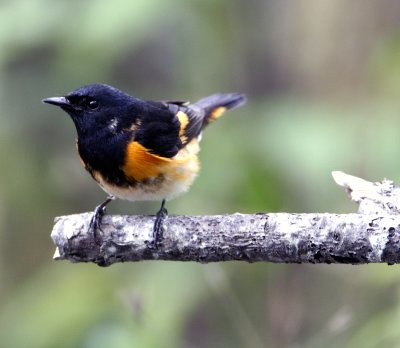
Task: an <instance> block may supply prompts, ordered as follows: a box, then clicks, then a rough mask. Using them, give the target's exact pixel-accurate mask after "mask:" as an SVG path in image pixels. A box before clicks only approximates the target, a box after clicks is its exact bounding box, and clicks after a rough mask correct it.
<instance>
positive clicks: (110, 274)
mask: <svg viewBox="0 0 400 348" xmlns="http://www.w3.org/2000/svg"><path fill="white" fill-rule="evenodd" d="M399 20H400V3H396V2H391V1H387V0H384V1H380V2H377V1H365V0H364V1H362V0H354V1H352V2H348V1H345V0H335V1H332V0H299V1H296V2H293V1H289V0H270V1H267V0H265V1H263V0H248V1H240V0H231V1H228V0H220V1H214V0H202V1H195V0H193V1H183V0H170V1H168V2H167V1H162V0H137V1H129V0H116V1H112V2H106V1H98V0H87V1H81V2H80V1H76V0H72V1H66V0H59V1H50V0H29V1H28V0H15V1H11V0H9V1H7V0H3V1H1V2H0V113H1V116H0V122H1V127H0V159H1V179H2V180H1V181H0V345H1V346H2V347H3V346H4V347H16V348H18V347H27V346H29V347H33V348H34V347H41V348H46V347H49V348H50V347H65V348H67V347H85V348H92V347H96V348H102V347H116V348H119V347H121V348H125V347H167V348H168V347H193V348H194V347H311V348H312V347H338V346H341V347H358V346H361V347H381V346H387V347H397V346H400V345H399V343H398V342H399V339H400V330H398V328H397V321H398V320H399V313H400V282H399V280H398V273H399V271H398V268H397V267H396V266H393V267H387V266H385V265H369V266H362V267H354V266H322V265H318V266H315V265H313V266H311V265H310V266H307V265H271V264H252V265H247V264H240V263H235V262H232V263H227V264H213V265H197V264H192V263H181V264H177V263H168V262H143V263H138V264H123V265H114V266H112V267H110V268H108V269H101V268H98V267H95V266H93V265H71V264H67V263H62V262H57V263H56V262H53V261H52V259H51V257H52V252H53V250H54V246H53V245H52V242H51V240H50V238H49V232H50V230H51V227H52V223H53V217H54V216H57V215H64V214H70V213H75V212H83V211H87V210H90V209H92V208H93V207H94V206H95V205H96V204H98V203H99V202H100V201H101V200H102V199H103V197H104V193H103V192H101V190H100V189H98V187H97V186H96V184H95V183H94V182H93V181H92V180H91V179H90V177H89V176H88V175H87V174H86V173H84V171H83V170H82V168H81V167H80V164H79V160H78V159H77V155H76V153H75V145H74V137H75V130H74V128H73V125H72V122H71V121H70V120H69V119H68V117H66V115H64V114H63V113H62V112H60V111H57V110H55V109H53V108H49V107H46V106H45V105H42V104H41V103H40V100H41V99H42V98H44V97H49V96H54V95H62V94H64V93H66V92H68V91H70V90H72V89H74V88H76V87H78V86H80V85H83V84H87V83H92V82H104V83H109V84H112V85H115V86H117V87H119V88H121V89H123V90H125V91H127V92H128V93H131V94H134V95H137V96H139V97H143V98H149V99H182V98H183V99H188V100H192V101H195V100H196V99H197V98H201V97H203V96H205V95H207V94H211V93H213V92H217V91H220V92H224V91H227V92H228V91H240V92H244V93H246V94H247V95H248V98H249V101H248V104H247V106H246V107H245V108H241V109H238V110H237V111H234V112H232V113H229V114H228V115H227V116H226V117H223V118H222V119H221V120H219V121H218V122H216V123H215V124H213V125H212V127H210V128H209V129H207V131H206V132H205V133H204V137H203V142H202V152H201V161H202V172H201V175H200V176H199V178H198V180H197V181H196V182H195V184H194V185H193V188H192V189H191V191H190V192H189V193H188V194H186V195H184V196H182V197H180V198H178V199H176V200H174V201H172V202H170V203H169V204H168V208H169V211H170V213H173V214H218V213H231V212H235V211H241V212H258V211H293V212H315V211H320V212H325V211H330V212H351V211H355V209H356V207H355V205H354V204H352V203H350V202H348V199H347V198H346V197H345V194H344V193H343V192H342V190H341V189H339V188H338V187H336V186H335V185H334V184H333V181H332V179H331V177H330V172H331V171H332V170H343V171H346V172H348V173H350V174H354V175H358V176H361V177H364V178H366V179H369V180H380V179H382V178H383V177H388V178H390V179H393V180H396V181H397V182H399V181H400V175H399V173H400V165H399V164H398V163H397V162H398V161H397V158H398V154H397V152H398V151H397V150H398V148H399V146H400V137H399V136H398V130H397V126H398V123H399V121H398V119H399V117H398V115H399V110H400V102H399V98H398V93H399V92H398V91H399V89H400V65H399V61H400V60H399V58H400V57H399V56H400V26H399V23H400V21H399ZM221 183H223V184H221ZM157 208H158V203H139V202H138V203H134V204H132V203H127V202H115V204H113V205H111V207H110V212H114V213H147V214H149V213H154V212H155V211H156V209H157Z"/></svg>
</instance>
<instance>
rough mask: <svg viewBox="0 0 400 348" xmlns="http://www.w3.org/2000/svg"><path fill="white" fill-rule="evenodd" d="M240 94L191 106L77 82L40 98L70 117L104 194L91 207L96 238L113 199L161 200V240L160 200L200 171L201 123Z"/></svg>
mask: <svg viewBox="0 0 400 348" xmlns="http://www.w3.org/2000/svg"><path fill="white" fill-rule="evenodd" d="M245 101H246V98H245V96H244V95H242V94H238V93H229V94H213V95H211V96H209V97H206V98H203V99H201V100H199V101H198V102H196V103H194V104H190V103H189V102H185V101H177V100H166V101H149V100H142V99H138V98H135V97H132V96H130V95H128V94H126V93H124V92H122V91H120V90H118V89H117V88H114V87H111V86H108V85H105V84H91V85H87V86H83V87H80V88H78V89H76V90H74V91H72V92H70V93H68V94H67V95H66V96H64V97H53V98H47V99H43V102H45V103H48V104H53V105H57V106H59V107H61V108H62V109H63V110H64V111H66V112H67V113H68V114H69V115H70V116H71V118H72V120H73V122H74V124H75V127H76V130H77V133H78V139H77V148H78V153H79V156H80V158H81V160H82V164H83V166H84V167H85V169H86V170H87V171H88V172H89V173H90V175H91V176H92V177H93V179H94V180H96V181H97V183H98V184H99V185H100V186H101V188H102V189H103V190H104V191H106V192H107V193H108V194H109V196H108V197H107V199H106V200H105V201H104V202H103V203H102V204H100V205H98V206H97V207H96V209H95V211H94V215H93V218H92V220H91V223H90V226H91V228H93V233H94V238H95V240H96V241H98V236H96V234H97V231H98V230H100V229H101V228H100V227H101V220H102V217H103V215H104V213H105V209H106V205H107V204H108V203H109V202H110V201H111V200H113V199H114V198H115V197H117V198H121V199H127V200H130V201H142V200H159V201H162V204H161V208H160V210H159V211H158V213H157V215H156V220H155V224H154V229H153V237H154V239H153V241H152V243H153V244H154V245H155V246H157V243H158V241H159V240H160V239H161V238H162V231H163V227H162V226H163V220H164V218H165V217H166V216H167V214H168V212H167V210H166V208H165V206H164V205H165V201H166V200H169V199H171V198H174V197H175V196H177V195H179V194H181V193H183V192H185V191H187V190H188V189H189V187H190V185H191V184H192V183H193V180H194V179H195V177H196V175H197V173H198V171H199V159H198V152H199V149H200V148H199V142H200V138H201V132H202V130H203V128H204V127H205V126H206V125H207V124H209V123H210V122H212V121H214V120H216V119H217V118H219V117H220V116H221V115H222V114H223V113H224V112H225V111H226V110H229V109H232V108H235V107H238V106H240V105H242V104H244V103H245Z"/></svg>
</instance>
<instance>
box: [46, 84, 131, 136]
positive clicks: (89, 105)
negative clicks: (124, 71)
mask: <svg viewBox="0 0 400 348" xmlns="http://www.w3.org/2000/svg"><path fill="white" fill-rule="evenodd" d="M42 101H43V102H44V103H47V104H52V105H57V106H59V107H60V108H61V109H63V110H64V111H65V112H67V113H68V114H69V115H70V116H71V118H72V120H73V121H74V123H75V126H76V129H77V131H78V135H83V134H85V133H87V132H90V131H98V130H99V129H101V128H104V127H109V126H110V124H111V123H112V122H115V120H117V121H119V118H123V116H124V115H126V114H127V113H128V112H129V110H130V109H131V108H132V106H133V105H134V103H135V99H134V98H133V97H131V96H130V95H128V94H126V93H124V92H122V91H120V90H119V89H117V88H114V87H111V86H108V85H105V84H92V85H86V86H83V87H80V88H78V89H76V90H74V91H72V92H70V93H68V94H67V95H66V96H64V97H52V98H46V99H43V100H42Z"/></svg>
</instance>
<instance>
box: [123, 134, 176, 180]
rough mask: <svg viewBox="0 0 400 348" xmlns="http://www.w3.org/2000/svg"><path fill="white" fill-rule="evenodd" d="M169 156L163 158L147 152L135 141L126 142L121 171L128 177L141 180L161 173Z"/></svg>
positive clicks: (168, 160)
mask: <svg viewBox="0 0 400 348" xmlns="http://www.w3.org/2000/svg"><path fill="white" fill-rule="evenodd" d="M171 161H172V160H171V159H170V158H164V157H160V156H157V155H153V154H151V153H149V151H148V150H147V149H146V148H145V147H143V146H142V145H141V144H139V143H138V142H136V141H133V142H131V143H129V144H128V146H127V149H126V155H125V164H124V165H123V167H122V170H123V172H124V173H125V175H126V176H127V177H129V178H133V179H135V180H136V181H142V180H144V179H148V178H151V177H157V176H159V175H161V174H162V173H163V167H164V165H165V164H168V163H170V162H171Z"/></svg>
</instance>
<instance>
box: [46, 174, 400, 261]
mask: <svg viewBox="0 0 400 348" xmlns="http://www.w3.org/2000/svg"><path fill="white" fill-rule="evenodd" d="M332 174H333V176H334V179H335V181H336V182H337V183H338V184H339V185H341V186H343V187H345V188H346V191H347V192H348V193H349V195H350V197H351V199H353V200H354V201H356V202H358V203H359V204H360V212H359V213H358V214H288V213H265V214H232V215H215V216H170V217H169V218H168V220H167V221H166V223H165V231H164V236H163V240H162V242H161V244H160V245H159V247H158V248H157V249H154V248H152V247H150V246H149V242H150V241H151V240H152V230H153V224H154V217H153V216H120V215H114V216H110V215H106V216H105V217H104V218H103V224H102V230H103V232H102V233H101V236H102V239H103V241H102V243H101V244H100V245H98V244H96V242H95V240H94V237H93V234H92V233H91V232H90V231H89V222H90V219H91V217H92V213H85V214H79V215H70V216H63V217H58V218H56V223H55V226H54V228H53V232H52V238H53V241H54V242H55V244H56V246H57V250H56V254H55V259H67V260H70V261H72V262H95V263H97V264H98V265H101V266H108V265H110V264H112V263H115V262H124V261H140V260H152V259H153V260H160V259H161V260H175V261H197V262H216V261H228V260H242V261H247V262H256V261H269V262H289V263H303V262H307V263H346V264H362V263H370V262H374V263H376V262H385V263H388V264H394V263H398V262H400V227H399V226H400V215H398V212H399V211H400V188H399V187H397V186H395V185H394V184H393V182H391V181H388V180H384V181H383V182H381V183H370V182H367V181H365V180H363V179H359V178H356V177H353V176H350V175H347V174H344V173H342V172H334V173H332Z"/></svg>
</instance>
